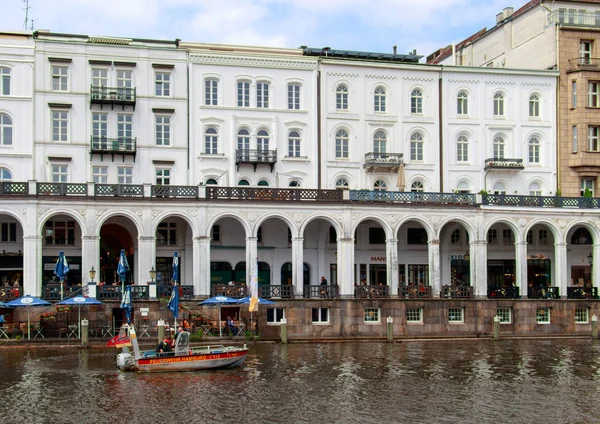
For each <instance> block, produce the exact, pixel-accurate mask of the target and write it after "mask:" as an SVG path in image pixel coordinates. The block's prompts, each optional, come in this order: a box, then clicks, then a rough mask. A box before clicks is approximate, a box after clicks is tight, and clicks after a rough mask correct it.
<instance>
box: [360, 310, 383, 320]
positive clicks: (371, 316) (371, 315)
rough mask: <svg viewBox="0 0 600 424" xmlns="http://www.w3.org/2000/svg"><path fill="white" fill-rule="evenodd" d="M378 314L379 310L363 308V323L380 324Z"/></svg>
mask: <svg viewBox="0 0 600 424" xmlns="http://www.w3.org/2000/svg"><path fill="white" fill-rule="evenodd" d="M380 313H381V312H380V310H379V308H365V309H364V311H363V321H364V322H365V323H375V322H380V319H379V315H380Z"/></svg>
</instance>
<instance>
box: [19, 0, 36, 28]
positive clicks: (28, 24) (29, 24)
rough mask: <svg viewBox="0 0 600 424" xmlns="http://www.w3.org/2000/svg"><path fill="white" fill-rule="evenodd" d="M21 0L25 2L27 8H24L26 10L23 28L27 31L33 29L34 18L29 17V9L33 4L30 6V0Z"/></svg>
mask: <svg viewBox="0 0 600 424" xmlns="http://www.w3.org/2000/svg"><path fill="white" fill-rule="evenodd" d="M21 1H22V2H23V3H25V8H24V9H23V10H24V11H25V22H23V29H24V30H25V31H27V30H28V29H29V30H30V31H33V19H29V9H31V6H29V0H21ZM28 27H29V28H28Z"/></svg>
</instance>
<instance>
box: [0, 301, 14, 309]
mask: <svg viewBox="0 0 600 424" xmlns="http://www.w3.org/2000/svg"><path fill="white" fill-rule="evenodd" d="M0 308H12V306H8V304H7V303H4V302H0Z"/></svg>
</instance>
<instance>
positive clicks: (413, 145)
mask: <svg viewBox="0 0 600 424" xmlns="http://www.w3.org/2000/svg"><path fill="white" fill-rule="evenodd" d="M410 160H412V161H417V162H422V161H423V135H421V133H418V132H416V133H414V134H413V135H412V136H411V137H410Z"/></svg>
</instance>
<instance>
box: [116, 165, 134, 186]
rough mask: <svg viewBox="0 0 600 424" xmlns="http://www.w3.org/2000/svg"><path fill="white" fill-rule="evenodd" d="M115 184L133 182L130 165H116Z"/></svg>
mask: <svg viewBox="0 0 600 424" xmlns="http://www.w3.org/2000/svg"><path fill="white" fill-rule="evenodd" d="M117 184H133V168H132V167H131V166H118V167H117Z"/></svg>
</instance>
